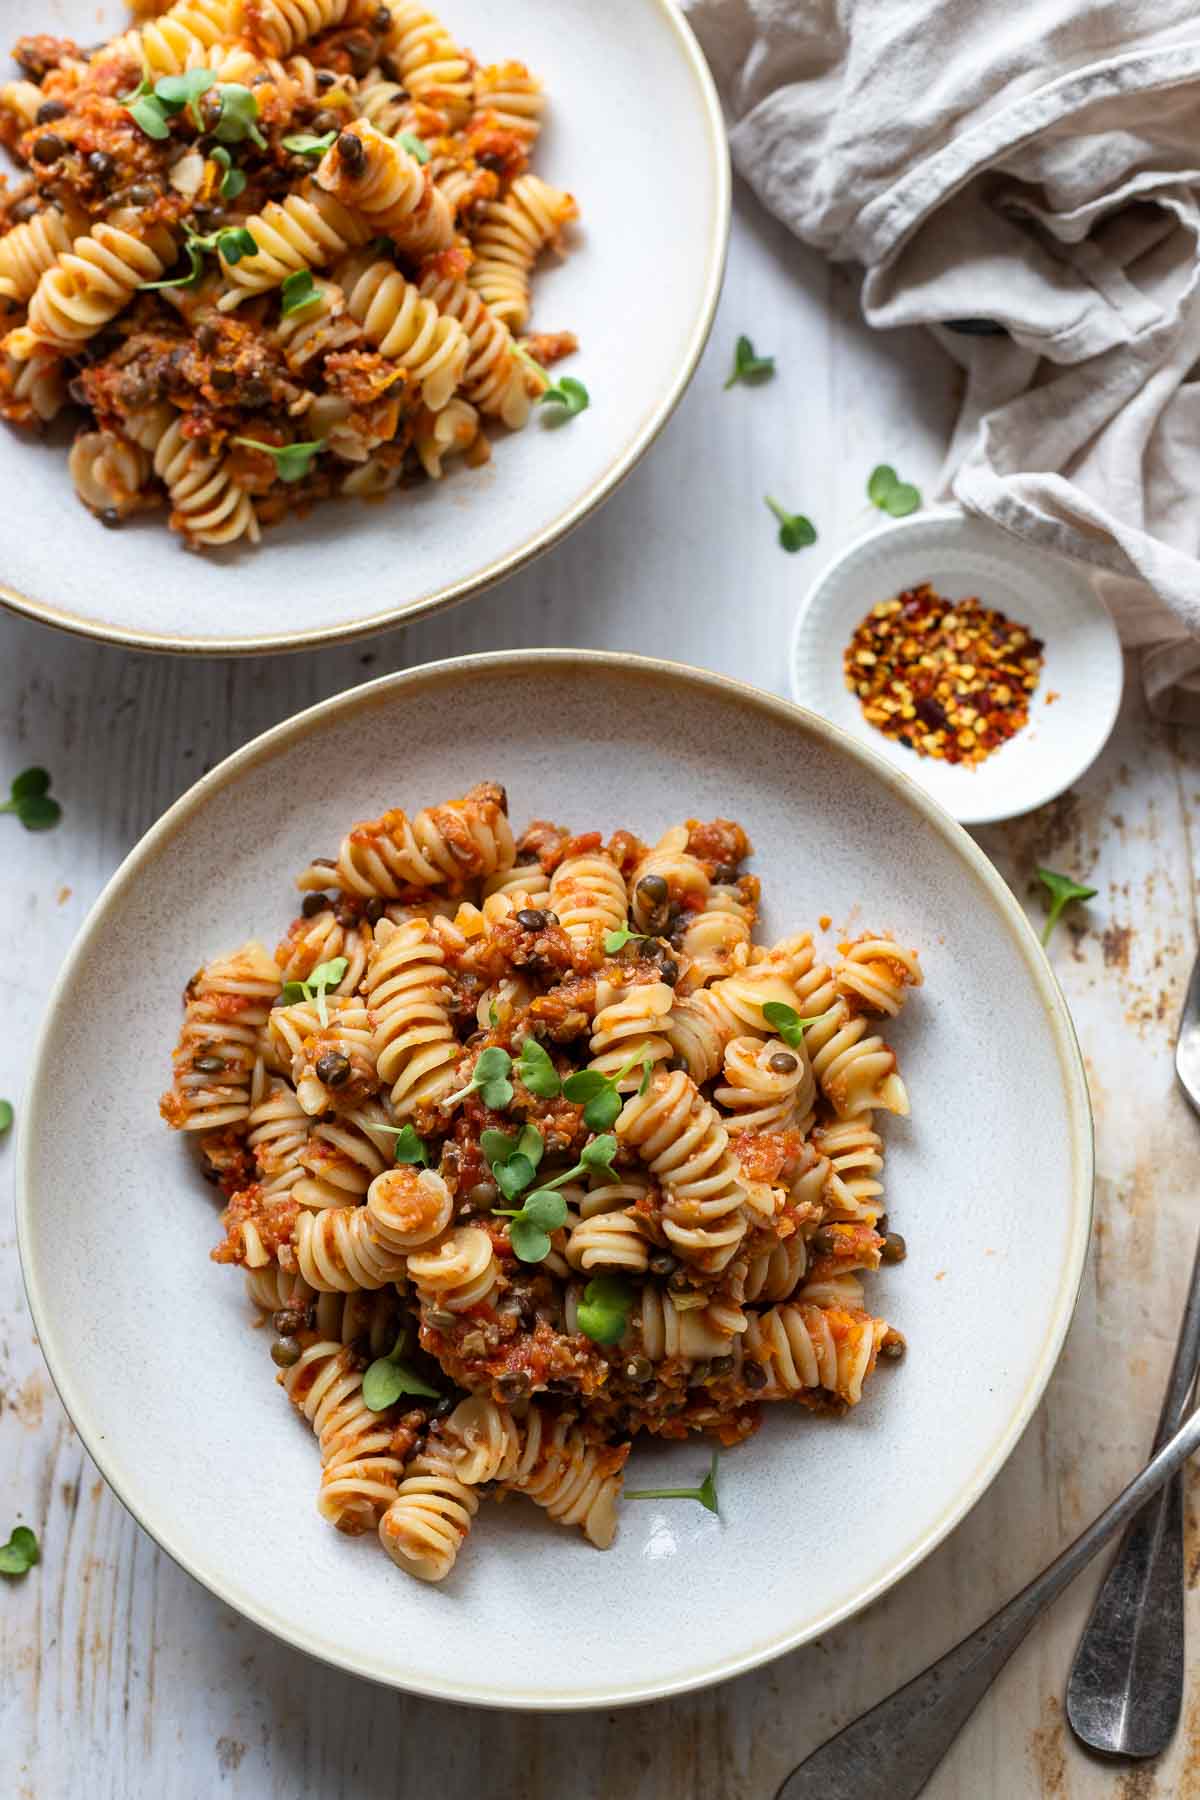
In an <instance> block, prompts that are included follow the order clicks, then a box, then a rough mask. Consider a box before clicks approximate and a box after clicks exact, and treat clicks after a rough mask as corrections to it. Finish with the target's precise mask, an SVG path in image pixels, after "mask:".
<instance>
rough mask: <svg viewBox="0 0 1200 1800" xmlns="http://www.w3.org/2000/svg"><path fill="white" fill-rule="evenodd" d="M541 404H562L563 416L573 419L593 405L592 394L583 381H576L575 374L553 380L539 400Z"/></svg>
mask: <svg viewBox="0 0 1200 1800" xmlns="http://www.w3.org/2000/svg"><path fill="white" fill-rule="evenodd" d="M538 404H539V406H561V407H562V409H563V414H562V416H563V417H564V418H566V419H573V418H574V417H575V415H576V414H577V413H581V412H586V411H587V409H588V407H589V406H590V405H591V395H590V394H589V393H588V391H587V389H586V388H585V387H584V385H583V383H582V381H576V380H575V377H574V376H573V375H564V376H563V377H562V379H561V380H559V381H555V382H552V383H551V384H550V386H549V387H548V388H547V389H546V391H545V393H543V394H542V395H541V396H540V397H539V400H538Z"/></svg>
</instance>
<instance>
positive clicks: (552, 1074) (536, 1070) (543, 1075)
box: [515, 1037, 562, 1100]
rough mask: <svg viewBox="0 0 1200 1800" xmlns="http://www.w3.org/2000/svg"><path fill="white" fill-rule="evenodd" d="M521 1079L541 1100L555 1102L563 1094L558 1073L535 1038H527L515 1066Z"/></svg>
mask: <svg viewBox="0 0 1200 1800" xmlns="http://www.w3.org/2000/svg"><path fill="white" fill-rule="evenodd" d="M515 1068H516V1072H517V1075H518V1077H519V1079H520V1080H521V1081H522V1082H523V1083H524V1085H525V1086H526V1087H527V1088H528V1089H529V1092H530V1093H531V1094H536V1095H537V1097H538V1099H539V1100H553V1099H554V1098H555V1097H556V1096H557V1095H558V1094H560V1093H561V1092H562V1082H561V1081H560V1080H559V1078H558V1071H557V1069H556V1068H555V1067H554V1064H553V1063H552V1062H551V1061H550V1058H549V1056H547V1054H546V1052H545V1051H544V1050H543V1049H542V1046H541V1045H540V1044H539V1043H538V1041H537V1039H536V1038H535V1037H527V1038H526V1039H525V1042H524V1043H523V1044H522V1046H521V1054H520V1056H518V1058H517V1060H516V1064H515Z"/></svg>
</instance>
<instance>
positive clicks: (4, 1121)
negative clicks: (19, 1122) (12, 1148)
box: [0, 1100, 13, 1137]
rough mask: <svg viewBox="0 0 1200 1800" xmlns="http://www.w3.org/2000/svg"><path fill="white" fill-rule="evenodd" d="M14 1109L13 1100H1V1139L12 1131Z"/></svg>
mask: <svg viewBox="0 0 1200 1800" xmlns="http://www.w3.org/2000/svg"><path fill="white" fill-rule="evenodd" d="M12 1122H13V1107H12V1101H11V1100H0V1137H3V1136H4V1134H5V1132H6V1131H11V1130H12Z"/></svg>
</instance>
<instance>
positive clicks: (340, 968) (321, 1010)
mask: <svg viewBox="0 0 1200 1800" xmlns="http://www.w3.org/2000/svg"><path fill="white" fill-rule="evenodd" d="M234 441H235V443H236V442H237V440H236V439H235V440H234ZM349 967H350V964H349V963H348V962H347V961H346V958H345V957H344V956H335V957H333V958H332V959H331V961H329V962H323V963H318V964H317V966H316V968H315V969H314V970H313V972H312V974H311V975H309V976H308V978H307V979H306V980H304V981H285V982H284V984H283V992H282V993H281V994H280V996H279V997H280V999H281V1000H282V1001H283V1004H284V1005H285V1006H295V1005H297V1003H298V1002H299V1001H301V1000H315V1001H316V1003H317V1016H318V1018H319V1019H320V1021H321V1024H322V1025H328V1023H329V1011H328V1008H327V1007H326V1005H325V995H326V992H327V991H328V989H330V988H335V987H336V986H337V984H338V982H339V981H340V980H341V979H342V976H343V975H344V974H345V973H346V970H347V969H348V968H349Z"/></svg>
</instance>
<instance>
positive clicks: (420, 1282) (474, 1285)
mask: <svg viewBox="0 0 1200 1800" xmlns="http://www.w3.org/2000/svg"><path fill="white" fill-rule="evenodd" d="M408 1272H409V1274H410V1275H411V1277H412V1279H413V1281H414V1283H415V1284H416V1289H417V1293H418V1295H419V1296H420V1298H421V1299H422V1300H423V1301H425V1302H427V1303H428V1304H430V1305H434V1306H441V1307H445V1308H446V1309H447V1310H448V1311H449V1312H466V1311H468V1310H469V1308H471V1307H472V1306H479V1305H481V1304H482V1303H483V1301H485V1300H486V1299H487V1298H488V1296H489V1295H490V1294H491V1293H492V1292H493V1291H494V1289H495V1288H496V1287H497V1286H498V1285H499V1282H500V1265H499V1263H498V1262H497V1261H496V1256H495V1253H494V1251H493V1249H492V1240H491V1238H490V1237H489V1236H488V1234H487V1232H486V1231H484V1230H482V1228H481V1227H480V1226H478V1225H458V1226H456V1227H455V1229H454V1230H453V1231H451V1232H449V1233H448V1234H447V1235H446V1236H445V1237H444V1238H442V1239H441V1241H440V1242H439V1243H437V1244H433V1245H431V1246H430V1247H429V1248H428V1249H427V1250H420V1251H418V1252H417V1253H416V1254H415V1255H410V1256H409V1258H408Z"/></svg>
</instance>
